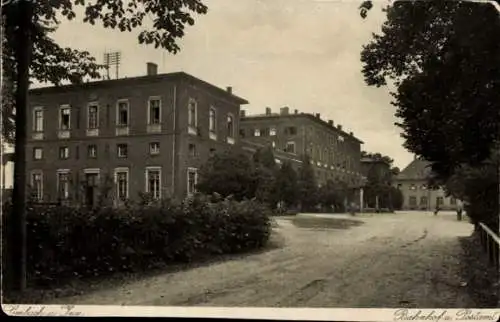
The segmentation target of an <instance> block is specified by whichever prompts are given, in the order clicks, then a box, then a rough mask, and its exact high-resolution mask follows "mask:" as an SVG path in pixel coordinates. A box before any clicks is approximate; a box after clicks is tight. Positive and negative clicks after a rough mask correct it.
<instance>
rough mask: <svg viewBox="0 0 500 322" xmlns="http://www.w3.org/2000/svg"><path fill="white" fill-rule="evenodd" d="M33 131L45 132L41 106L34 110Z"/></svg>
mask: <svg viewBox="0 0 500 322" xmlns="http://www.w3.org/2000/svg"><path fill="white" fill-rule="evenodd" d="M33 131H35V132H43V109H42V108H41V107H38V108H35V109H34V110H33Z"/></svg>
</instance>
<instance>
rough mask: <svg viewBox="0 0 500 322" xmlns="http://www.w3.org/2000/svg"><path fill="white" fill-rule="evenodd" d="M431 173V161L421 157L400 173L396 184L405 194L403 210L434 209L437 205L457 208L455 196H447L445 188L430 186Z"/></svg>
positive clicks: (442, 207) (445, 207) (449, 208)
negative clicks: (428, 184)
mask: <svg viewBox="0 0 500 322" xmlns="http://www.w3.org/2000/svg"><path fill="white" fill-rule="evenodd" d="M430 174H431V169H430V163H429V162H427V161H425V160H421V159H419V158H415V159H414V160H413V161H412V162H411V163H410V164H409V165H408V166H407V167H406V168H404V169H403V170H402V171H401V173H399V175H398V176H397V177H396V179H395V181H394V184H395V186H396V187H397V188H398V189H400V190H401V192H402V194H403V197H404V201H403V207H402V209H403V210H434V209H436V206H439V207H440V208H441V209H444V210H452V209H456V207H457V200H456V199H455V198H453V197H448V196H446V193H445V192H444V190H443V189H429V188H428V186H427V182H428V178H429V176H430Z"/></svg>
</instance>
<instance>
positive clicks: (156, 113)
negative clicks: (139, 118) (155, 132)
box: [148, 98, 161, 124]
mask: <svg viewBox="0 0 500 322" xmlns="http://www.w3.org/2000/svg"><path fill="white" fill-rule="evenodd" d="M160 111H161V101H160V99H159V98H150V99H149V111H148V114H149V124H160V120H161V115H160Z"/></svg>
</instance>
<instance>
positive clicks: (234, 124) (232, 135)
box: [226, 113, 236, 139]
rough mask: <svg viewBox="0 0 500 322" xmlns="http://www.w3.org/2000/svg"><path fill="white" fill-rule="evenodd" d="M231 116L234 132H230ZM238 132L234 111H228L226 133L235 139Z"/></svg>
mask: <svg viewBox="0 0 500 322" xmlns="http://www.w3.org/2000/svg"><path fill="white" fill-rule="evenodd" d="M229 118H231V123H232V131H231V132H232V133H229ZM235 132H236V119H235V117H234V115H233V113H227V116H226V135H227V137H228V138H232V139H234V137H235V135H234V133H235Z"/></svg>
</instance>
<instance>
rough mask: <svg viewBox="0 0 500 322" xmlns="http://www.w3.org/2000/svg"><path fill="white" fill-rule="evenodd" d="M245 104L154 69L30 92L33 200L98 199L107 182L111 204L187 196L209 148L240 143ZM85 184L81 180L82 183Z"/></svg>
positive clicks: (228, 91) (29, 165)
mask: <svg viewBox="0 0 500 322" xmlns="http://www.w3.org/2000/svg"><path fill="white" fill-rule="evenodd" d="M247 103H248V102H247V101H246V100H244V99H242V98H239V97H237V96H235V95H233V94H232V90H231V88H230V87H228V88H227V89H226V90H223V89H220V88H218V87H215V86H213V85H211V84H209V83H207V82H204V81H202V80H200V79H198V78H196V77H193V76H191V75H189V74H186V73H183V72H179V73H169V74H157V73H156V66H155V65H154V64H151V63H150V64H148V75H147V76H142V77H134V78H124V79H116V80H106V81H98V82H90V83H85V84H81V85H68V86H61V87H47V88H39V89H33V90H31V91H30V93H29V111H28V120H27V121H28V144H27V156H28V158H27V159H28V160H27V171H28V181H29V183H30V185H31V187H32V189H33V190H32V192H33V193H34V195H35V197H37V198H38V199H42V200H44V201H54V200H57V199H58V198H61V199H70V200H71V199H76V200H79V201H82V200H84V201H85V202H88V203H95V201H96V199H97V197H98V191H99V189H98V187H99V186H103V185H105V184H107V183H109V185H110V187H112V190H113V194H114V196H115V201H116V200H120V199H121V198H130V199H134V198H137V197H138V195H139V194H140V193H141V192H147V193H150V194H151V196H153V197H157V198H158V197H160V196H161V197H164V196H166V195H171V196H174V197H180V198H182V197H184V196H186V194H187V193H189V192H191V191H192V190H193V189H194V185H195V184H196V181H197V169H199V167H200V166H201V165H202V164H203V163H205V162H206V160H207V159H208V157H209V155H210V154H211V153H214V152H217V151H220V150H224V149H228V148H230V147H231V146H233V145H237V144H238V140H239V137H238V133H239V118H238V115H239V112H240V106H241V105H242V104H247ZM82 183H83V184H82Z"/></svg>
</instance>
